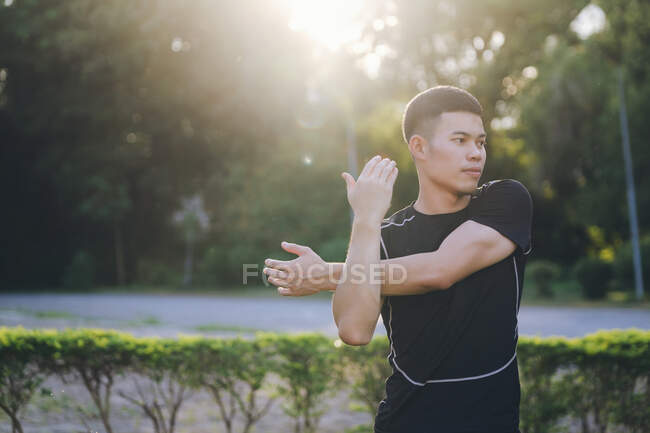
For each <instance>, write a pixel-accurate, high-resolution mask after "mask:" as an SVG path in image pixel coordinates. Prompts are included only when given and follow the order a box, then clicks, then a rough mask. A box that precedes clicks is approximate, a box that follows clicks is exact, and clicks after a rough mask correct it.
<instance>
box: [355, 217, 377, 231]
mask: <svg viewBox="0 0 650 433" xmlns="http://www.w3.org/2000/svg"><path fill="white" fill-rule="evenodd" d="M381 221H382V218H381V217H377V216H376V215H375V216H372V215H356V214H355V215H354V219H353V220H352V225H353V226H355V227H357V228H359V229H369V230H377V229H379V228H380V227H381Z"/></svg>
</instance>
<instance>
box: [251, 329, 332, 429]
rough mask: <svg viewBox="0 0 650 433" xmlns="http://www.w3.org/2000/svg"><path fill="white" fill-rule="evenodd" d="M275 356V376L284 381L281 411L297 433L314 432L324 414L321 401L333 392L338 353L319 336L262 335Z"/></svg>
mask: <svg viewBox="0 0 650 433" xmlns="http://www.w3.org/2000/svg"><path fill="white" fill-rule="evenodd" d="M262 338H263V340H262V341H263V342H264V344H265V345H272V346H273V347H274V348H275V350H276V352H277V355H278V361H277V362H278V363H277V366H276V372H277V374H278V375H279V376H280V378H281V379H283V382H282V383H281V384H280V385H279V386H278V393H279V395H280V396H282V397H283V398H284V402H283V403H284V404H283V409H284V410H285V412H286V414H287V415H289V416H290V417H292V418H293V419H294V420H295V430H294V431H295V432H296V433H313V432H315V431H317V428H318V422H319V420H320V418H321V416H322V415H323V413H325V408H324V407H323V403H322V398H323V397H325V396H327V395H328V394H331V393H333V392H335V391H336V388H335V385H337V384H339V383H340V377H339V376H338V374H336V372H337V369H336V368H335V367H336V362H337V360H338V357H337V356H336V355H337V353H336V352H335V351H334V350H333V348H334V344H333V341H332V340H330V339H329V338H327V337H325V336H323V335H319V334H302V335H287V336H272V335H265V336H264V337H262Z"/></svg>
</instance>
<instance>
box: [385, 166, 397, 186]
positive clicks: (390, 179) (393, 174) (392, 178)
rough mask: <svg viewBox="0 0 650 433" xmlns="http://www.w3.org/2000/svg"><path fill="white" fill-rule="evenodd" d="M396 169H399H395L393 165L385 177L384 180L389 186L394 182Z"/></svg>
mask: <svg viewBox="0 0 650 433" xmlns="http://www.w3.org/2000/svg"><path fill="white" fill-rule="evenodd" d="M398 171H399V170H398V169H397V166H395V167H393V169H392V170H391V172H390V173H389V174H388V177H387V178H386V182H388V184H389V185H390V186H393V184H395V179H397V173H398Z"/></svg>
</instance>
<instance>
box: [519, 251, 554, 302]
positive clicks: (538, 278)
mask: <svg viewBox="0 0 650 433" xmlns="http://www.w3.org/2000/svg"><path fill="white" fill-rule="evenodd" d="M560 274H561V269H560V266H559V265H557V264H555V263H553V262H550V261H548V260H537V261H534V262H531V263H530V264H528V265H527V266H526V275H527V276H528V277H529V278H530V280H531V281H532V282H533V284H534V285H535V288H536V290H537V294H538V295H539V297H540V298H552V297H553V291H552V290H551V283H553V281H555V280H556V279H557V278H558V277H559V276H560Z"/></svg>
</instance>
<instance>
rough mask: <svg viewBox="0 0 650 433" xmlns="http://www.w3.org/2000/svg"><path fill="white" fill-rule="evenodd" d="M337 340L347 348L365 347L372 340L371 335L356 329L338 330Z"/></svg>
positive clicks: (341, 328)
mask: <svg viewBox="0 0 650 433" xmlns="http://www.w3.org/2000/svg"><path fill="white" fill-rule="evenodd" d="M339 338H340V339H341V341H343V342H344V343H345V344H347V345H349V346H365V345H366V344H368V343H370V340H372V334H370V333H368V332H365V331H364V330H361V329H358V328H343V327H340V328H339Z"/></svg>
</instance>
